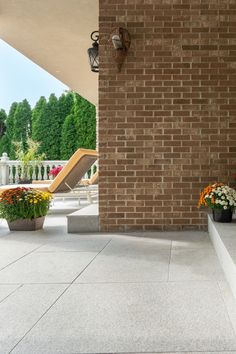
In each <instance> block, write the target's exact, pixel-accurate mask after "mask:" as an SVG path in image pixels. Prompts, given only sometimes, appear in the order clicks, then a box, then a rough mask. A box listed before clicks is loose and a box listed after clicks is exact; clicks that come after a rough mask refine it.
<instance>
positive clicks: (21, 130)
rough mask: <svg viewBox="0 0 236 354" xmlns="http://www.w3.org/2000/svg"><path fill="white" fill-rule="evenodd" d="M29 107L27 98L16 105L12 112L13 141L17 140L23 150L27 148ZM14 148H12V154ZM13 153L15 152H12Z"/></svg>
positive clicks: (29, 118) (29, 119)
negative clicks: (13, 112)
mask: <svg viewBox="0 0 236 354" xmlns="http://www.w3.org/2000/svg"><path fill="white" fill-rule="evenodd" d="M30 121H31V108H30V105H29V103H28V101H27V100H23V101H22V102H20V103H19V104H18V105H17V108H16V111H15V114H14V131H13V136H12V138H13V141H19V142H21V144H22V148H23V150H24V151H26V150H27V138H28V136H29V134H30ZM13 154H14V150H12V155H13ZM14 155H15V154H14Z"/></svg>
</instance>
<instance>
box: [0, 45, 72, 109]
mask: <svg viewBox="0 0 236 354" xmlns="http://www.w3.org/2000/svg"><path fill="white" fill-rule="evenodd" d="M67 89H68V87H67V86H66V85H64V84H63V83H62V82H61V81H59V80H57V79H56V78H55V77H54V76H52V75H50V74H49V73H48V72H47V71H45V70H44V69H42V68H40V67H39V66H38V65H36V64H35V63H33V62H32V61H31V60H29V59H28V58H26V57H25V56H24V55H22V54H21V53H19V52H18V51H17V50H15V49H14V48H12V47H11V46H9V45H8V44H7V43H5V42H4V41H2V40H1V39H0V109H1V108H3V109H5V111H6V112H8V111H9V108H10V106H11V104H12V102H20V101H22V100H23V99H25V98H26V99H27V100H28V101H29V103H30V105H31V106H32V107H34V105H35V103H36V102H37V101H38V99H39V98H40V97H41V96H45V97H46V98H48V97H49V95H50V94H51V93H55V95H56V96H60V95H61V94H62V93H63V92H64V91H65V90H67Z"/></svg>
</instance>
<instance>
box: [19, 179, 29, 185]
mask: <svg viewBox="0 0 236 354" xmlns="http://www.w3.org/2000/svg"><path fill="white" fill-rule="evenodd" d="M31 183H32V179H30V178H19V181H18V184H31Z"/></svg>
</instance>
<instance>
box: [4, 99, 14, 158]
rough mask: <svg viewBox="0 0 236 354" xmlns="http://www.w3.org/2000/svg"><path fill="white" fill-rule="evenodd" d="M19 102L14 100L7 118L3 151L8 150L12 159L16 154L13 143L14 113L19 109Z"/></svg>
mask: <svg viewBox="0 0 236 354" xmlns="http://www.w3.org/2000/svg"><path fill="white" fill-rule="evenodd" d="M17 106H18V103H17V102H13V103H12V105H11V107H10V110H9V113H8V116H7V119H6V134H5V141H4V142H3V150H4V151H3V152H6V153H7V154H8V156H9V158H10V159H11V160H13V158H14V156H15V152H14V145H13V144H12V141H13V135H14V115H15V112H16V109H17Z"/></svg>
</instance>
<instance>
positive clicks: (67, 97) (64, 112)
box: [58, 91, 74, 124]
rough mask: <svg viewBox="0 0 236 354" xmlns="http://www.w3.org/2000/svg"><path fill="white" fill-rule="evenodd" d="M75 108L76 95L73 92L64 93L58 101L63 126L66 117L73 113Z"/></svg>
mask: <svg viewBox="0 0 236 354" xmlns="http://www.w3.org/2000/svg"><path fill="white" fill-rule="evenodd" d="M73 108H74V93H73V92H72V91H69V92H66V93H63V94H62V95H61V96H60V97H59V99H58V109H59V114H60V117H61V122H62V124H63V123H64V120H65V119H66V117H67V116H68V115H69V114H70V113H72V111H73Z"/></svg>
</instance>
